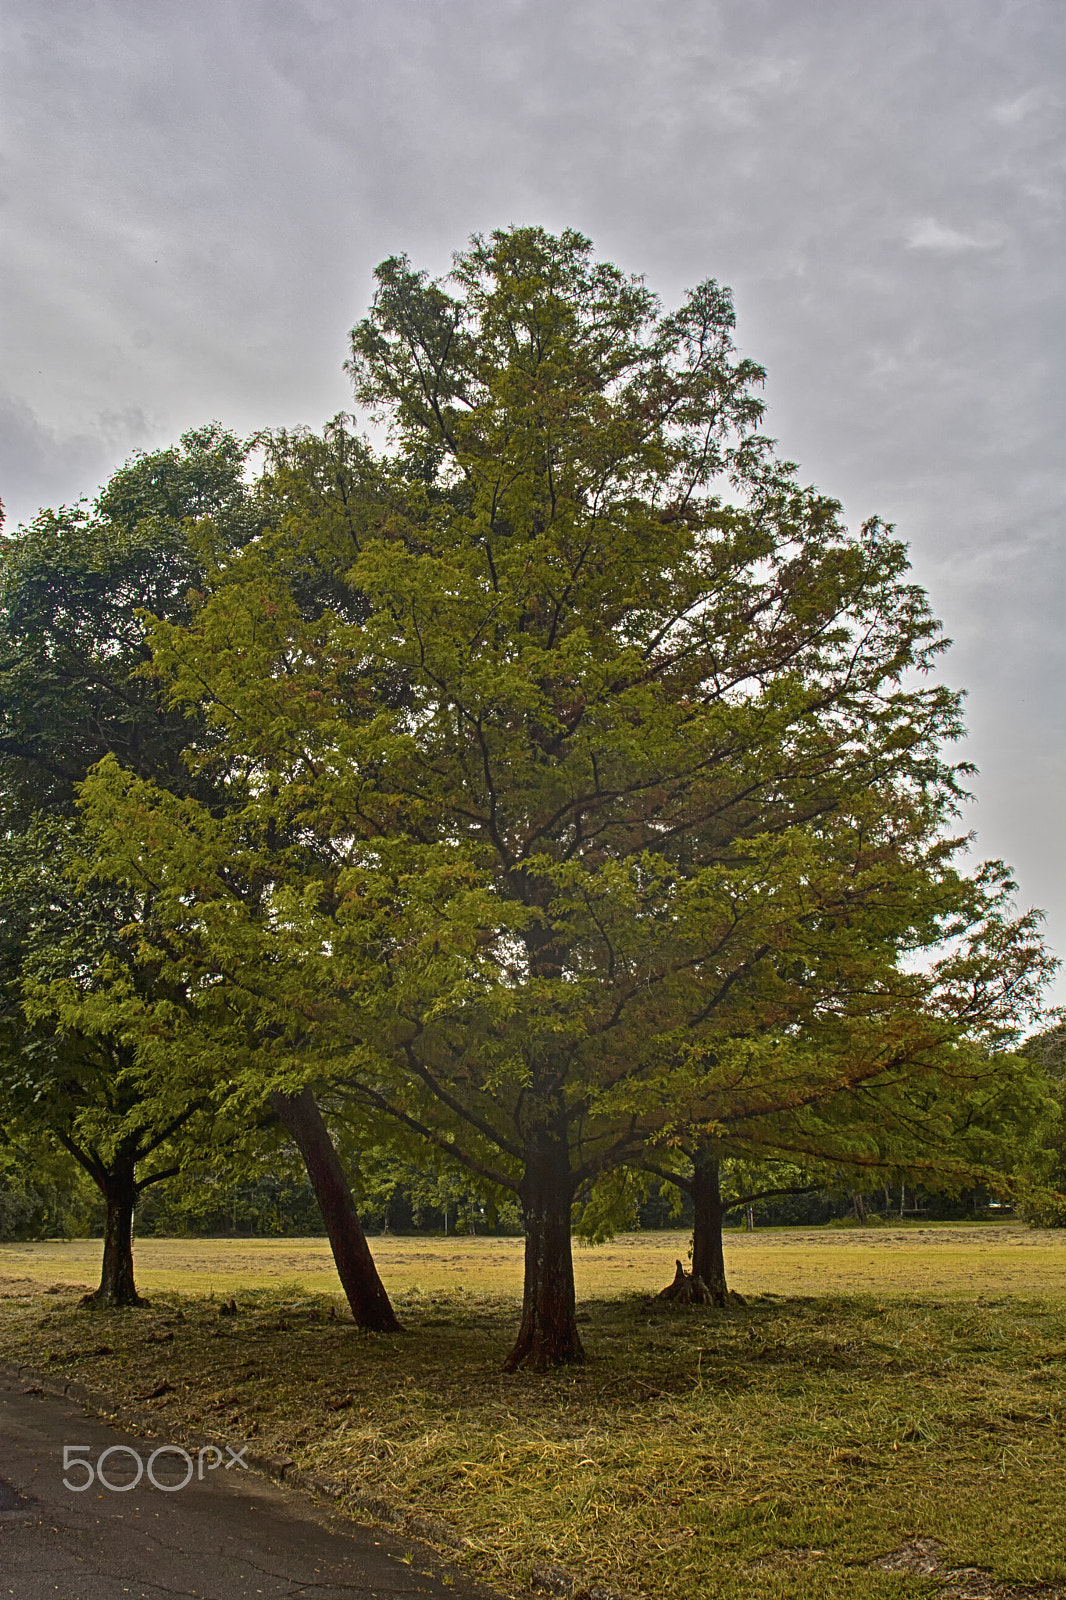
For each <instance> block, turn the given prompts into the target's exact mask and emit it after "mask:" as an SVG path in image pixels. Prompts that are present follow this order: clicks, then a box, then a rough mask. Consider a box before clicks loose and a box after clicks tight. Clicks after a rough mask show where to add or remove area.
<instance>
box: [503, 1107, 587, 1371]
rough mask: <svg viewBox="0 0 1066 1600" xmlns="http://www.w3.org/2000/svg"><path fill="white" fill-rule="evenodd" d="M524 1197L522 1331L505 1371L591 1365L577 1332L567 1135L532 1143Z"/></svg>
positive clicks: (544, 1134)
mask: <svg viewBox="0 0 1066 1600" xmlns="http://www.w3.org/2000/svg"><path fill="white" fill-rule="evenodd" d="M520 1196H521V1200H522V1213H523V1217H524V1220H525V1229H526V1264H525V1287H524V1290H523V1297H522V1325H521V1327H520V1328H519V1330H518V1338H517V1339H516V1341H515V1345H514V1349H513V1350H512V1351H511V1353H510V1355H509V1356H508V1357H507V1360H506V1361H505V1362H504V1371H505V1372H517V1371H518V1370H519V1368H520V1367H526V1368H528V1369H530V1370H531V1371H534V1372H546V1371H547V1370H548V1369H549V1368H551V1367H559V1366H564V1365H565V1364H566V1363H568V1362H573V1361H584V1359H585V1352H584V1350H583V1348H582V1345H581V1338H580V1336H579V1334H578V1331H577V1307H576V1303H575V1298H574V1258H573V1255H572V1253H571V1248H570V1206H571V1202H572V1200H573V1179H572V1177H571V1175H570V1160H569V1150H568V1148H567V1141H566V1134H565V1131H564V1130H555V1129H551V1128H540V1129H538V1130H537V1132H536V1134H535V1135H534V1136H533V1138H532V1139H531V1140H530V1142H529V1145H528V1146H527V1151H526V1173H525V1177H524V1179H523V1181H522V1186H521V1189H520Z"/></svg>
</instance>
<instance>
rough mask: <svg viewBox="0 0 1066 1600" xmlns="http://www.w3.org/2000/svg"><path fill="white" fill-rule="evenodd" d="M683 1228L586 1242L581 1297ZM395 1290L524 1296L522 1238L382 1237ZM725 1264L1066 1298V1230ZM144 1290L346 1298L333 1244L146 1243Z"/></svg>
mask: <svg viewBox="0 0 1066 1600" xmlns="http://www.w3.org/2000/svg"><path fill="white" fill-rule="evenodd" d="M689 1242H690V1235H689V1234H688V1233H687V1232H685V1231H683V1230H680V1229H677V1230H664V1231H662V1232H642V1233H625V1234H619V1235H618V1236H617V1237H616V1238H615V1239H613V1240H612V1241H610V1242H609V1243H607V1244H604V1245H597V1246H595V1247H591V1248H589V1247H586V1246H583V1245H580V1244H575V1246H574V1272H575V1278H576V1282H577V1293H578V1298H579V1299H588V1298H592V1297H596V1298H601V1297H603V1296H605V1295H607V1296H609V1295H611V1294H630V1293H643V1294H654V1293H656V1292H657V1291H658V1290H659V1289H660V1288H662V1287H663V1285H664V1284H666V1283H667V1282H669V1280H670V1278H671V1277H672V1276H673V1271H674V1262H675V1261H676V1260H677V1259H679V1258H680V1259H681V1260H687V1252H688V1248H689ZM101 1248H102V1246H101V1241H100V1240H99V1239H92V1238H89V1239H70V1240H45V1241H33V1242H8V1243H3V1244H0V1290H2V1289H4V1288H5V1286H6V1290H7V1292H8V1293H10V1292H11V1291H12V1290H16V1291H17V1290H18V1289H19V1288H20V1287H21V1286H25V1288H26V1289H30V1290H31V1291H32V1290H33V1289H44V1288H47V1287H51V1286H61V1287H63V1288H69V1289H75V1288H82V1287H84V1288H92V1287H94V1285H95V1283H96V1281H97V1278H98V1274H99V1265H100V1253H101ZM371 1248H372V1250H373V1252H374V1258H375V1260H376V1262H377V1264H378V1270H379V1271H380V1273H381V1276H382V1280H383V1281H384V1283H385V1286H386V1288H387V1289H388V1290H389V1292H390V1293H391V1294H394V1295H396V1294H400V1295H402V1294H405V1293H408V1292H410V1291H412V1290H421V1291H424V1292H433V1291H437V1290H446V1289H454V1288H459V1287H462V1288H468V1289H472V1290H476V1291H478V1292H481V1293H489V1294H494V1295H503V1296H507V1295H513V1296H514V1297H515V1298H516V1299H517V1298H518V1297H519V1296H520V1295H521V1292H522V1251H523V1242H522V1240H521V1239H520V1238H507V1237H499V1236H484V1235H479V1236H475V1237H471V1236H465V1235H459V1236H452V1237H450V1238H443V1237H433V1236H427V1235H421V1234H406V1235H402V1234H399V1235H398V1234H382V1235H378V1236H376V1237H375V1238H373V1239H372V1240H371ZM725 1255H726V1268H727V1272H728V1275H729V1281H730V1284H731V1286H732V1287H733V1288H735V1289H737V1290H738V1291H739V1292H740V1293H741V1294H744V1295H752V1294H778V1295H803V1294H810V1293H818V1294H852V1293H859V1294H870V1293H873V1294H884V1295H900V1294H903V1295H907V1294H929V1293H934V1294H942V1295H950V1296H953V1297H954V1296H959V1295H963V1296H965V1295H979V1296H980V1295H984V1296H987V1295H989V1294H994V1295H1003V1294H1008V1295H1040V1296H1052V1297H1056V1296H1058V1295H1064V1296H1066V1229H1061V1230H1054V1229H1032V1228H1029V1227H1027V1226H1025V1224H1023V1223H1020V1222H1015V1221H1003V1222H999V1221H997V1222H991V1223H990V1222H980V1223H958V1222H952V1223H927V1224H926V1223H923V1224H916V1223H905V1224H903V1225H902V1226H895V1225H892V1224H886V1225H884V1226H881V1227H875V1228H853V1229H833V1228H826V1227H820V1228H819V1227H812V1228H804V1227H788V1228H758V1229H756V1230H754V1231H753V1232H751V1233H744V1232H728V1233H727V1234H726V1236H725ZM135 1267H136V1273H137V1282H138V1285H139V1287H140V1288H141V1289H142V1291H143V1292H144V1293H146V1294H150V1293H151V1292H152V1291H153V1290H155V1291H157V1292H159V1291H163V1290H172V1289H177V1290H181V1291H183V1292H185V1293H190V1294H208V1295H209V1294H212V1293H222V1292H223V1291H225V1292H226V1293H227V1294H232V1293H233V1292H235V1291H238V1292H239V1291H240V1290H241V1289H260V1288H269V1287H276V1286H277V1285H279V1284H281V1283H291V1284H294V1285H298V1286H299V1287H301V1288H302V1289H305V1290H307V1291H310V1292H313V1293H319V1294H334V1295H338V1296H339V1294H340V1284H339V1282H338V1280H337V1276H336V1270H335V1268H334V1265H333V1258H332V1256H331V1254H330V1248H329V1241H328V1240H327V1239H325V1238H321V1237H309V1238H292V1239H275V1238H271V1239H250V1238H249V1239H242V1238H193V1239H157V1238H145V1239H141V1240H138V1241H137V1244H136V1246H135Z"/></svg>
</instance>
